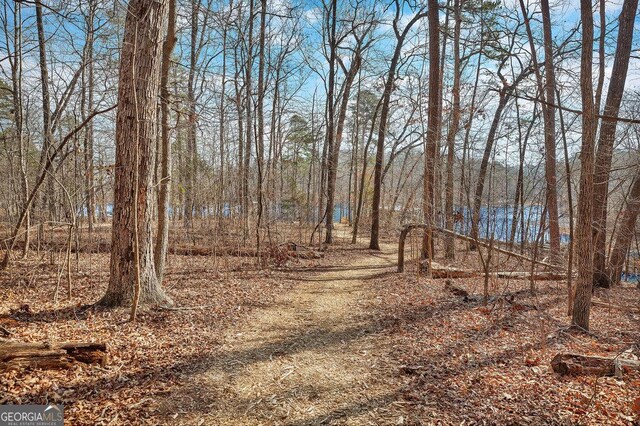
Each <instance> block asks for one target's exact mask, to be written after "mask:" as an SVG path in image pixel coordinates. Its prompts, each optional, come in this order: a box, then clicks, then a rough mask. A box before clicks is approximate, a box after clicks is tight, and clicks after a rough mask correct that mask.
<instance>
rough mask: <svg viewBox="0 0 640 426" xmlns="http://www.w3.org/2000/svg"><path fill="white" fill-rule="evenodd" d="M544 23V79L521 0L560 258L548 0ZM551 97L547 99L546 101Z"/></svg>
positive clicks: (553, 241)
mask: <svg viewBox="0 0 640 426" xmlns="http://www.w3.org/2000/svg"><path fill="white" fill-rule="evenodd" d="M540 7H541V9H542V26H543V32H544V56H545V61H544V68H545V79H544V81H543V79H542V74H541V72H540V69H539V67H538V57H537V53H536V48H535V43H534V40H533V33H532V31H531V25H530V21H529V15H528V9H527V8H526V6H525V4H524V0H520V9H521V10H522V14H523V16H524V22H525V25H526V29H527V36H528V38H529V47H530V49H531V58H532V60H533V64H534V69H535V75H536V82H537V84H538V91H539V95H538V96H539V97H540V98H541V100H542V116H543V121H544V149H545V156H544V165H545V182H546V206H547V212H548V215H549V236H550V246H551V256H552V257H553V258H554V260H555V261H556V262H557V261H559V258H558V257H559V256H560V224H559V220H558V189H557V187H558V186H557V177H556V127H555V126H556V123H555V108H554V107H553V99H554V98H555V71H554V67H553V38H552V35H551V17H550V12H549V1H548V0H542V2H541V5H540ZM547 100H548V101H547Z"/></svg>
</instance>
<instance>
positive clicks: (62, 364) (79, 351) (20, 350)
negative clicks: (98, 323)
mask: <svg viewBox="0 0 640 426" xmlns="http://www.w3.org/2000/svg"><path fill="white" fill-rule="evenodd" d="M75 362H82V363H84V364H100V365H104V364H105V363H106V362H107V345H106V344H105V343H83V342H80V343H73V342H65V343H49V342H45V343H24V342H0V372H2V371H6V370H16V369H18V370H20V369H24V368H41V369H44V370H47V369H63V368H70V367H71V366H72V365H73V363H75Z"/></svg>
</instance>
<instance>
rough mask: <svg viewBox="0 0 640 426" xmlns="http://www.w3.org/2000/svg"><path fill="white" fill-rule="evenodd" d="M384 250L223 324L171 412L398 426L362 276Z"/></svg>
mask: <svg viewBox="0 0 640 426" xmlns="http://www.w3.org/2000/svg"><path fill="white" fill-rule="evenodd" d="M385 249H386V250H385V253H386V254H384V253H383V254H381V255H374V254H369V253H363V254H362V255H359V256H358V257H356V258H355V259H354V262H353V263H352V264H351V265H350V266H349V267H341V268H337V267H336V268H330V269H328V270H323V271H322V272H318V273H315V274H312V275H310V276H307V277H304V278H301V280H300V281H302V282H300V283H299V284H298V285H297V286H296V287H295V288H294V289H293V290H292V291H290V292H288V293H287V294H285V295H283V296H281V297H280V298H279V299H278V300H277V302H276V303H274V304H272V305H269V306H266V307H262V308H259V309H257V310H256V311H255V312H254V313H253V314H252V316H251V318H249V319H247V321H245V322H244V323H243V324H240V325H239V326H238V327H235V328H233V329H231V330H229V332H228V333H227V334H226V336H225V339H224V344H223V346H222V350H221V352H220V353H218V354H216V357H215V359H214V360H213V361H212V364H211V365H210V366H209V367H208V368H207V369H205V371H203V372H201V373H197V374H196V375H194V376H192V377H191V378H189V379H188V380H189V381H191V383H192V385H191V387H190V390H189V391H188V393H187V396H185V395H182V397H178V398H177V399H176V401H175V402H176V408H175V411H174V413H175V414H173V415H172V416H171V417H170V418H173V419H174V421H175V422H176V424H201V425H316V424H353V425H360V424H363V425H364V424H401V423H402V418H401V417H400V416H401V414H399V412H398V411H397V410H396V409H394V407H395V404H394V402H395V401H396V399H397V398H396V395H397V389H395V387H394V385H393V384H392V383H391V382H390V380H389V379H388V378H387V377H386V375H385V374H384V373H383V371H384V370H385V369H388V366H387V368H385V365H384V363H385V362H387V360H386V357H385V355H386V354H387V353H388V350H389V348H388V344H387V342H386V340H385V339H384V336H382V335H380V334H378V333H379V332H380V331H381V330H382V325H381V324H380V323H379V322H378V321H377V320H376V318H375V315H374V313H373V312H372V301H373V300H372V299H373V298H374V297H375V296H374V295H373V292H372V291H371V290H370V289H369V285H370V282H369V281H368V280H370V279H372V278H374V277H376V276H378V275H379V274H380V273H383V272H385V271H390V270H391V269H390V267H391V265H393V264H394V263H395V255H394V253H393V251H392V250H393V248H392V247H391V246H388V247H385ZM387 266H389V268H386V267H387ZM179 401H180V403H182V404H186V406H182V408H181V409H180V406H179V405H178V402H179Z"/></svg>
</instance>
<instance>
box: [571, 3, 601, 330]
mask: <svg viewBox="0 0 640 426" xmlns="http://www.w3.org/2000/svg"><path fill="white" fill-rule="evenodd" d="M580 17H581V20H582V54H581V61H580V91H581V94H582V149H581V152H580V192H579V197H578V224H577V227H576V237H577V238H576V240H577V241H576V259H577V262H576V264H577V268H578V277H577V279H576V292H575V299H574V304H573V315H572V322H573V324H574V325H576V326H578V327H580V328H582V329H584V330H589V313H590V309H591V293H592V291H591V290H592V285H593V235H592V232H593V171H594V159H593V154H594V145H595V136H596V135H595V130H596V128H595V126H596V117H595V113H596V111H595V105H594V100H593V81H592V70H591V68H592V65H593V13H592V9H591V1H590V0H581V1H580Z"/></svg>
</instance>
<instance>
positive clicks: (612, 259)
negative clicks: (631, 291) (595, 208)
mask: <svg viewBox="0 0 640 426" xmlns="http://www.w3.org/2000/svg"><path fill="white" fill-rule="evenodd" d="M638 213H640V169H638V170H637V171H636V176H635V179H634V180H633V184H632V185H631V192H630V193H629V198H628V200H627V208H626V209H625V210H624V212H623V213H622V220H621V221H620V228H619V229H618V234H617V236H616V242H615V244H614V245H613V249H612V250H611V254H610V255H609V264H608V268H607V276H608V279H609V282H610V283H611V284H612V285H616V284H618V283H619V282H620V276H621V275H622V267H623V266H624V261H625V259H626V258H627V253H629V248H630V247H631V241H632V240H633V236H634V234H635V232H634V230H635V229H636V221H637V219H638Z"/></svg>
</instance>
